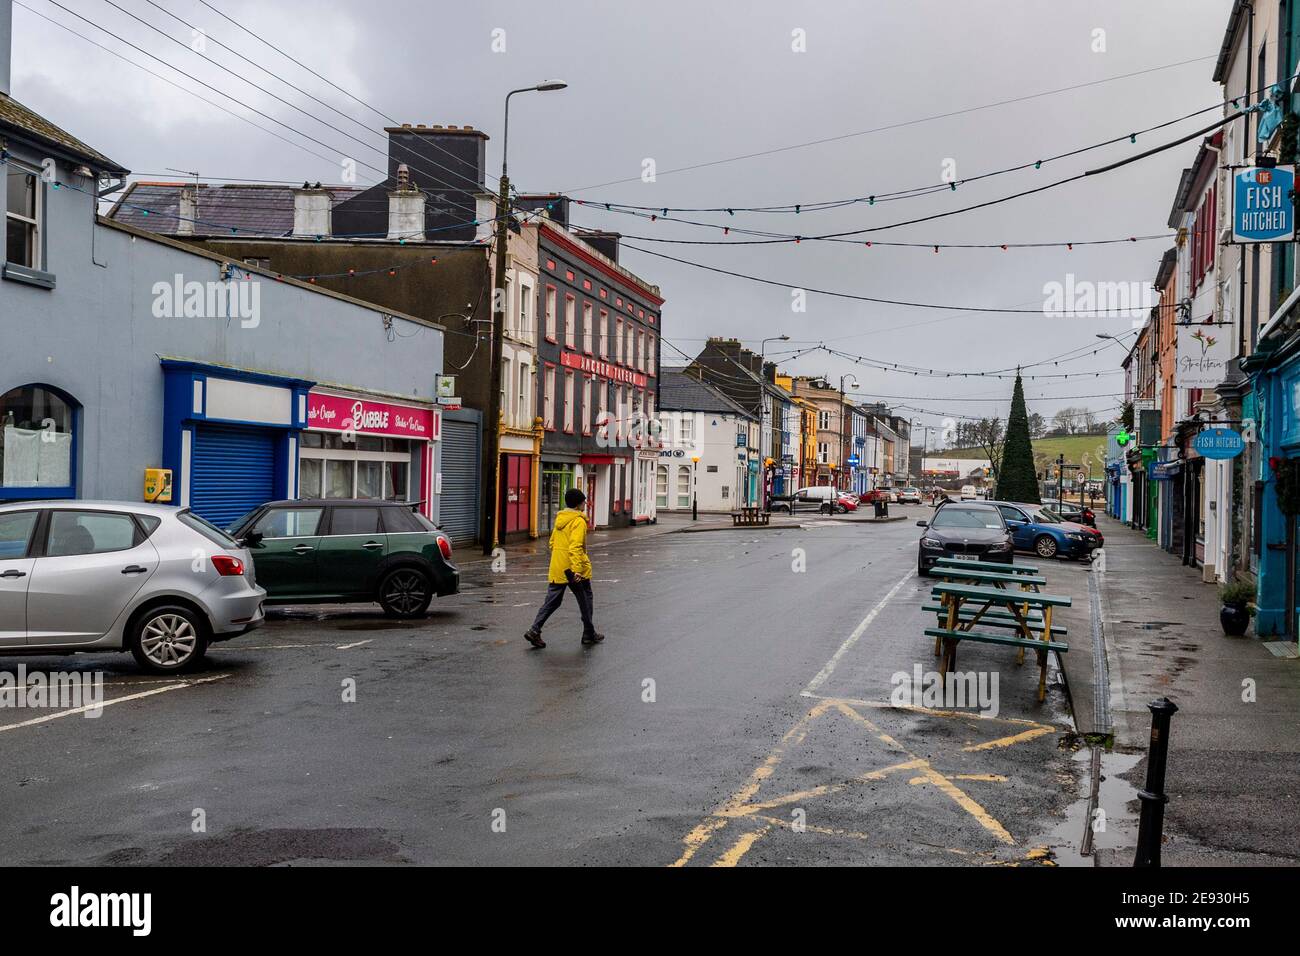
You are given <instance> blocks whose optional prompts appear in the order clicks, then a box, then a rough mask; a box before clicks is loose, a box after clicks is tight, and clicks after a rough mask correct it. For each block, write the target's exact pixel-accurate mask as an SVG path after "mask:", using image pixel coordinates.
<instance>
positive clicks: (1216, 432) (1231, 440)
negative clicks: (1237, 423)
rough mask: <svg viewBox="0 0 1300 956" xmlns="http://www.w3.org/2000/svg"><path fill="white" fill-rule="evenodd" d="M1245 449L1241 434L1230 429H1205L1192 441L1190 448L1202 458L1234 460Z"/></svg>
mask: <svg viewBox="0 0 1300 956" xmlns="http://www.w3.org/2000/svg"><path fill="white" fill-rule="evenodd" d="M1245 447H1246V443H1245V442H1244V441H1243V440H1242V438H1241V433H1240V432H1236V431H1233V430H1232V429H1231V428H1207V429H1206V430H1205V431H1203V432H1201V433H1200V434H1199V435H1197V436H1196V438H1194V439H1193V440H1192V448H1194V449H1195V450H1196V453H1197V454H1198V455H1200V456H1201V457H1202V458H1217V459H1223V458H1236V457H1237V456H1238V455H1240V454H1241V453H1242V451H1243V450H1244V449H1245Z"/></svg>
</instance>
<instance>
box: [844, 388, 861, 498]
mask: <svg viewBox="0 0 1300 956" xmlns="http://www.w3.org/2000/svg"><path fill="white" fill-rule="evenodd" d="M846 378H851V379H853V387H854V388H855V389H857V388H861V386H860V385H858V380H857V378H855V377H854V375H853V373H852V372H845V373H844V374H843V375H841V376H840V481H841V482H843V481H844V462H845V460H846V459H847V458H848V456H847V455H845V454H844V380H845V379H846ZM840 490H841V491H843V490H844V489H843V488H841V489H840Z"/></svg>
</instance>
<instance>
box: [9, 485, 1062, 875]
mask: <svg viewBox="0 0 1300 956" xmlns="http://www.w3.org/2000/svg"><path fill="white" fill-rule="evenodd" d="M895 510H902V511H904V512H905V513H907V514H909V520H907V521H902V522H896V523H889V524H864V523H849V522H845V521H843V520H841V519H818V520H811V521H809V522H808V523H807V524H806V525H805V526H804V527H802V528H799V529H788V530H779V531H743V530H742V531H731V530H728V531H721V532H716V533H705V534H654V533H653V531H652V530H651V531H647V534H646V536H644V537H642V536H623V537H620V538H617V539H613V540H611V539H606V540H604V541H602V540H601V538H602V536H600V535H595V536H593V542H595V543H594V544H593V552H592V559H593V562H594V565H595V580H594V584H595V592H596V615H597V622H598V624H599V626H600V628H601V629H602V630H603V631H604V632H605V633H606V634H607V635H608V639H607V641H606V642H605V643H604V644H603V645H600V646H597V647H592V648H585V647H582V646H581V645H580V644H579V636H580V626H579V625H578V619H577V612H576V607H575V605H574V604H573V603H572V598H571V597H569V598H566V602H565V604H564V606H563V607H562V608H561V610H560V611H559V612H558V613H557V614H556V615H555V617H553V618H552V620H551V623H550V625H549V626H548V627H547V629H546V639H547V641H548V643H549V645H550V646H549V647H548V648H547V649H546V650H543V651H534V650H531V649H530V648H529V647H528V645H527V644H526V643H525V642H524V641H523V639H522V632H523V630H524V629H525V628H526V626H527V625H528V623H529V622H530V621H531V619H532V615H533V613H534V611H535V609H536V606H537V604H538V602H539V600H540V597H541V594H542V592H543V590H544V587H545V584H544V582H545V565H546V555H545V553H544V550H541V551H539V552H538V553H534V554H531V555H527V554H525V555H516V554H513V553H512V554H511V556H510V557H509V558H508V565H507V568H506V570H505V571H503V572H501V573H494V572H493V571H492V570H491V569H490V567H489V565H488V564H487V563H484V562H481V561H472V562H470V561H467V562H466V563H464V564H463V565H462V567H463V570H464V572H465V578H464V585H465V586H464V590H463V592H462V593H461V594H460V595H457V596H455V597H453V598H449V599H443V600H441V601H439V602H437V603H435V605H434V607H433V609H432V611H431V614H430V616H429V617H428V618H427V619H426V620H423V621H419V622H392V621H388V620H386V619H384V617H383V616H382V615H381V614H380V613H379V612H378V610H377V609H370V608H366V607H360V608H357V607H354V608H329V609H292V610H288V611H280V612H277V613H276V614H275V616H274V618H273V620H272V621H271V622H270V623H268V625H267V626H265V627H263V628H262V629H260V630H258V631H255V632H253V633H252V634H249V635H247V636H245V637H242V638H239V639H236V640H235V641H232V642H229V643H226V644H221V645H217V646H216V647H214V648H213V649H212V651H211V652H210V655H209V660H208V663H207V665H206V667H205V668H204V669H203V670H201V671H200V672H198V673H196V674H193V675H190V676H189V677H188V678H185V679H162V678H156V677H150V676H147V675H143V674H140V673H138V672H137V671H136V670H135V668H134V666H133V664H132V662H131V659H130V658H129V657H128V656H126V655H106V656H81V657H75V658H61V659H58V658H29V659H26V660H25V661H23V663H25V664H26V666H27V667H28V669H29V670H30V669H33V668H37V667H40V668H63V669H76V670H101V671H103V672H104V674H105V681H106V688H105V690H106V697H107V698H108V700H110V701H113V700H116V701H117V703H110V704H109V706H107V707H106V708H105V709H104V711H103V714H102V716H100V717H98V718H96V719H88V718H86V717H83V716H80V715H73V716H66V717H55V718H54V719H42V718H49V717H52V716H53V715H54V714H55V713H57V712H52V711H43V712H35V711H29V710H22V711H19V710H12V709H7V710H0V766H2V767H3V768H4V770H3V772H0V808H2V809H0V863H3V864H7V865H11V864H30V863H41V864H63V863H85V864H131V863H176V864H197V865H210V864H254V865H256V864H277V863H308V864H311V863H340V862H341V863H447V864H474V863H490V864H556V865H572V864H636V865H669V864H673V863H678V864H685V865H707V864H722V865H727V864H741V865H753V864H819V863H868V864H871V863H881V864H884V863H901V864H939V865H954V864H989V863H1008V862H1024V861H1037V860H1041V859H1043V858H1044V856H1045V855H1048V856H1051V855H1056V856H1067V855H1068V854H1069V852H1070V848H1069V845H1070V844H1072V843H1077V834H1075V833H1073V832H1070V830H1071V827H1070V825H1069V818H1068V816H1067V812H1066V811H1067V809H1069V808H1071V807H1073V806H1075V805H1076V804H1077V801H1078V800H1079V799H1080V797H1081V795H1082V794H1081V789H1083V788H1082V786H1081V784H1080V781H1079V779H1078V777H1079V764H1080V762H1079V761H1073V760H1071V759H1070V758H1071V753H1070V750H1069V749H1068V748H1067V747H1063V746H1061V745H1060V741H1062V740H1068V734H1067V731H1068V729H1069V720H1068V715H1067V713H1066V710H1065V694H1064V692H1063V689H1062V688H1061V687H1060V686H1054V687H1053V688H1051V690H1050V692H1049V694H1048V699H1047V701H1046V702H1045V703H1044V704H1039V703H1037V701H1036V700H1035V689H1036V682H1037V668H1036V667H1033V666H1029V665H1026V666H1024V667H1017V666H1016V665H1015V654H1014V651H1012V650H1010V649H1006V648H995V647H987V648H985V647H981V646H975V645H963V649H962V654H961V658H960V659H959V662H958V666H959V668H961V669H963V670H983V671H986V672H997V674H998V676H999V691H1000V693H999V698H998V704H999V714H998V717H997V718H995V719H994V718H988V717H984V718H981V717H977V716H974V715H971V714H954V713H950V712H949V713H940V714H936V713H932V712H922V711H919V710H915V709H898V708H891V707H889V706H887V705H888V703H889V698H890V691H891V686H892V685H891V677H892V675H894V674H895V673H897V672H906V673H911V672H912V670H913V667H914V665H917V664H919V665H921V666H922V667H923V668H924V669H926V670H930V669H932V668H933V667H934V666H935V659H934V657H933V656H932V653H931V652H932V645H931V643H930V642H929V641H928V640H927V639H925V638H924V637H923V635H922V633H921V632H922V629H923V628H924V627H926V626H929V622H930V621H932V620H933V617H932V616H930V615H922V613H921V612H920V605H921V604H922V602H923V599H924V597H925V594H926V592H928V588H929V582H928V581H927V582H925V583H924V584H923V583H922V579H919V578H917V577H916V574H915V563H916V538H917V533H918V529H917V528H916V527H915V526H914V521H913V520H911V519H914V518H915V517H919V516H920V515H922V514H925V513H928V509H922V508H916V507H909V508H904V509H895ZM462 557H467V556H462ZM801 561H802V562H803V563H804V566H805V567H806V570H803V571H801V572H799V571H795V570H793V568H794V567H795V566H797V565H798V564H799V562H801ZM1077 600H1078V597H1077V596H1076V601H1077ZM968 647H969V648H970V649H969V650H968V649H967V648H968ZM19 660H20V659H15V658H7V659H3V660H0V670H9V671H13V670H14V669H15V668H16V666H17V663H18V662H19ZM350 681H355V702H345V701H344V699H343V698H344V696H345V688H346V686H347V685H348V684H349V682H350ZM34 720H37V721H40V722H37V723H32V721H34ZM200 822H201V823H202V827H201V828H200V827H199V823H200ZM1045 848H1046V849H1045Z"/></svg>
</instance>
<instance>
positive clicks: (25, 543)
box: [0, 510, 40, 647]
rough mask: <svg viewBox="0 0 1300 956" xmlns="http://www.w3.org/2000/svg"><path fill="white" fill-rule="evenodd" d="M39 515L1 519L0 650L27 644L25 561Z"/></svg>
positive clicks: (28, 576) (28, 565) (28, 569)
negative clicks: (12, 645) (0, 648)
mask: <svg viewBox="0 0 1300 956" xmlns="http://www.w3.org/2000/svg"><path fill="white" fill-rule="evenodd" d="M39 516H40V512H39V511H34V510H33V511H9V512H6V513H5V514H2V515H0V647H4V646H5V645H7V644H22V643H23V642H24V641H26V640H27V586H28V585H29V584H31V581H32V566H33V565H34V564H35V563H36V562H35V560H34V559H33V558H30V557H28V553H29V551H30V549H31V543H32V535H33V533H34V532H35V531H36V519H37V518H38V517H39Z"/></svg>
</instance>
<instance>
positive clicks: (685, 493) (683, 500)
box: [677, 465, 691, 508]
mask: <svg viewBox="0 0 1300 956" xmlns="http://www.w3.org/2000/svg"><path fill="white" fill-rule="evenodd" d="M690 506H691V470H690V469H689V468H687V467H686V466H685V465H682V466H681V467H680V468H678V469H677V507H679V508H689V507H690Z"/></svg>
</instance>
